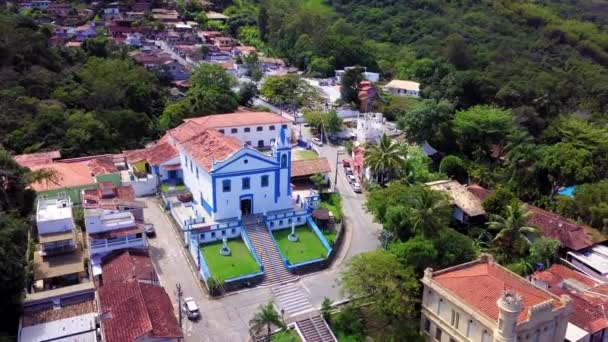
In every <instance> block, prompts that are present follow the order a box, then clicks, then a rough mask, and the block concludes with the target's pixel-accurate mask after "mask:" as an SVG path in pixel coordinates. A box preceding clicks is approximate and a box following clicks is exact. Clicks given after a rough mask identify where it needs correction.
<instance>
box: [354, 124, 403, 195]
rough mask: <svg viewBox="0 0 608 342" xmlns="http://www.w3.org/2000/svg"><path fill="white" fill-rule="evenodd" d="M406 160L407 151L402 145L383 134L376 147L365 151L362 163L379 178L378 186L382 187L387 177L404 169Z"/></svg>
mask: <svg viewBox="0 0 608 342" xmlns="http://www.w3.org/2000/svg"><path fill="white" fill-rule="evenodd" d="M406 160H407V151H406V150H405V149H404V148H403V145H402V144H400V143H398V142H396V141H393V140H392V139H391V138H390V137H389V136H388V135H386V134H383V135H382V138H380V142H379V143H378V144H377V145H372V146H370V147H369V148H368V149H367V150H366V151H365V159H364V162H365V165H367V166H369V167H370V168H371V169H372V171H373V172H374V174H376V176H377V177H379V183H380V185H384V184H385V183H386V178H387V176H389V175H391V174H393V173H394V172H395V171H396V170H399V169H400V168H402V167H404V166H405V164H406Z"/></svg>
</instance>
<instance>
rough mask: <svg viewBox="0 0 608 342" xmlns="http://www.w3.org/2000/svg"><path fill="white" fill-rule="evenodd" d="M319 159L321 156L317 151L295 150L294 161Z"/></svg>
mask: <svg viewBox="0 0 608 342" xmlns="http://www.w3.org/2000/svg"><path fill="white" fill-rule="evenodd" d="M313 159H319V156H318V155H317V153H316V152H315V151H311V150H299V149H298V150H295V151H294V158H293V160H313Z"/></svg>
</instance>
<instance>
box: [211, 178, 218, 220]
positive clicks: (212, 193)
mask: <svg viewBox="0 0 608 342" xmlns="http://www.w3.org/2000/svg"><path fill="white" fill-rule="evenodd" d="M211 197H212V202H213V212H214V213H217V195H216V192H215V176H214V175H211Z"/></svg>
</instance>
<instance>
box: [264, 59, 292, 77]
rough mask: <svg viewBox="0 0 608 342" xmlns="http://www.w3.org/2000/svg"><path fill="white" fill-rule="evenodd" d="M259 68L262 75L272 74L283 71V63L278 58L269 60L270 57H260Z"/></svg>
mask: <svg viewBox="0 0 608 342" xmlns="http://www.w3.org/2000/svg"><path fill="white" fill-rule="evenodd" d="M259 62H260V67H261V68H262V70H263V71H264V73H267V74H268V73H273V72H277V71H278V70H281V69H285V66H286V64H285V61H283V60H282V59H279V58H270V57H260V58H259Z"/></svg>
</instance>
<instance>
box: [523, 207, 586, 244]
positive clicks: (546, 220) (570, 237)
mask: <svg viewBox="0 0 608 342" xmlns="http://www.w3.org/2000/svg"><path fill="white" fill-rule="evenodd" d="M526 208H527V209H528V210H529V211H531V212H532V215H530V218H529V219H528V224H529V225H531V226H534V227H537V228H538V230H539V231H540V233H541V234H542V235H543V236H546V237H550V238H552V239H556V240H559V241H560V242H561V243H562V245H563V246H565V247H567V248H570V249H572V250H575V251H578V250H581V249H584V248H587V247H590V246H592V245H593V242H592V241H591V238H590V237H589V235H588V234H587V232H586V231H585V230H584V229H583V227H581V226H579V225H578V224H576V223H574V222H572V221H570V220H568V219H567V218H565V217H563V216H560V215H557V214H554V213H552V212H548V211H546V210H543V209H541V208H538V207H535V206H533V205H529V204H527V205H526Z"/></svg>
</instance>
